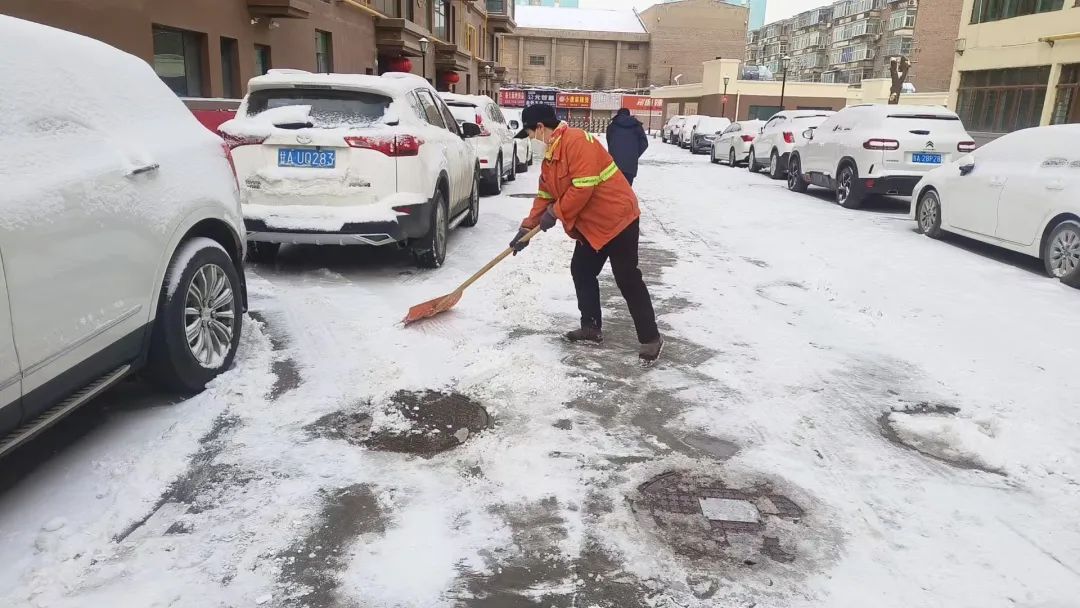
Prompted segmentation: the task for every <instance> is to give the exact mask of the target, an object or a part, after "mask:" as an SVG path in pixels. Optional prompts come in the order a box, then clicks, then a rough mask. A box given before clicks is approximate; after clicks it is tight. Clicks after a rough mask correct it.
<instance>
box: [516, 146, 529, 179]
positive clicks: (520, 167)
mask: <svg viewBox="0 0 1080 608" xmlns="http://www.w3.org/2000/svg"><path fill="white" fill-rule="evenodd" d="M525 156H526V158H525V160H524V161H522V162H518V151H517V147H516V146H515V147H514V171H516V172H517V173H525V172H526V171H528V170H529V159H528V153H526V155H525Z"/></svg>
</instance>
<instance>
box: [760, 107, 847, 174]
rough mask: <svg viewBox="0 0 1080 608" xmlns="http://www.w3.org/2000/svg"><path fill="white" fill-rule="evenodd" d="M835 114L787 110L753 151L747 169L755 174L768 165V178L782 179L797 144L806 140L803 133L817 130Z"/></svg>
mask: <svg viewBox="0 0 1080 608" xmlns="http://www.w3.org/2000/svg"><path fill="white" fill-rule="evenodd" d="M833 114H836V112H833V111H830V110H786V111H784V112H777V113H776V114H773V117H772V118H770V119H769V120H768V122H766V123H765V126H763V127H762V128H761V133H759V134H758V136H757V138H756V139H755V140H754V145H752V146H751V147H750V158H749V159H748V160H747V164H746V166H747V168H748V169H749V170H750V172H751V173H756V172H758V171H760V170H761V165H762V164H763V163H766V162H767V163H768V165H767V166H768V168H769V177H771V178H773V179H781V178H783V177H784V174H785V173H787V164H788V159H789V158H790V157H791V151H792V150H794V149H795V143H796V142H798V141H801V140H805V139H806V138H805V137H803V133H806V132H807V131H808V130H813V129H816V128H817V127H818V125H820V124H821V123H823V122H825V120H826V119H827V118H829V117H830V116H832V115H833Z"/></svg>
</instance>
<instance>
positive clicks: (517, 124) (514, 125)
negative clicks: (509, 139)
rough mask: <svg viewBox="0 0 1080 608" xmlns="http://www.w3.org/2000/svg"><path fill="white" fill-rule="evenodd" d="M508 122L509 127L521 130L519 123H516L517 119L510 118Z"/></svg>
mask: <svg viewBox="0 0 1080 608" xmlns="http://www.w3.org/2000/svg"><path fill="white" fill-rule="evenodd" d="M509 124H510V128H511V129H513V130H515V131H520V130H521V124H520V123H518V121H516V120H511V121H510V123H509Z"/></svg>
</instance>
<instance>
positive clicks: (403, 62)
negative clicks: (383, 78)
mask: <svg viewBox="0 0 1080 608" xmlns="http://www.w3.org/2000/svg"><path fill="white" fill-rule="evenodd" d="M387 67H389V68H390V71H391V72H411V71H412V61H409V58H408V57H394V58H393V59H391V60H390V61H388V62H387Z"/></svg>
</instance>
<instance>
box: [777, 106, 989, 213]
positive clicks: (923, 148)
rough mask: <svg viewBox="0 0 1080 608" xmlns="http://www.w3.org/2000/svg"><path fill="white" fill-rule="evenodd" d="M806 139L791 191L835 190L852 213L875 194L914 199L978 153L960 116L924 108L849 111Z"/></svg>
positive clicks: (796, 158) (795, 156) (791, 173)
mask: <svg viewBox="0 0 1080 608" xmlns="http://www.w3.org/2000/svg"><path fill="white" fill-rule="evenodd" d="M803 137H804V138H805V141H804V142H801V143H796V144H795V148H794V150H793V151H792V153H791V159H790V161H789V162H788V188H790V189H791V190H794V191H796V192H805V191H806V188H807V186H808V185H810V184H813V185H815V186H821V187H823V188H828V189H830V190H834V191H835V192H836V202H837V203H839V204H840V205H842V206H844V207H847V208H849V209H855V208H858V207H859V206H861V205H862V203H863V201H864V200H865V199H866V197H867V196H868V195H871V194H897V195H900V196H909V195H910V194H911V192H912V190H913V189H914V188H915V184H916V183H918V181H919V180H920V179H922V177H923V175H925V174H926V173H927V172H928V171H930V170H931V169H934V168H936V167H940V166H941V165H942V164H947V163H949V162H951V161H952V160H953V159H955V158H957V157H959V156H962V155H964V154H967V153H969V152H971V151H972V150H974V149H975V142H974V141H972V139H971V136H970V135H968V133H967V131H965V130H964V125H963V124H962V123H961V122H960V117H959V116H957V115H956V113H955V112H951V111H949V110H946V109H944V108H937V107H924V106H901V105H871V104H866V105H858V106H849V107H847V108H844V109H843V110H840V111H839V112H837V113H836V114H833V115H832V116H830V117H828V118H827V119H825V121H824V122H822V123H821V125H819V126H818V127H817V128H816V129H807V130H805V131H804V132H803Z"/></svg>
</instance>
